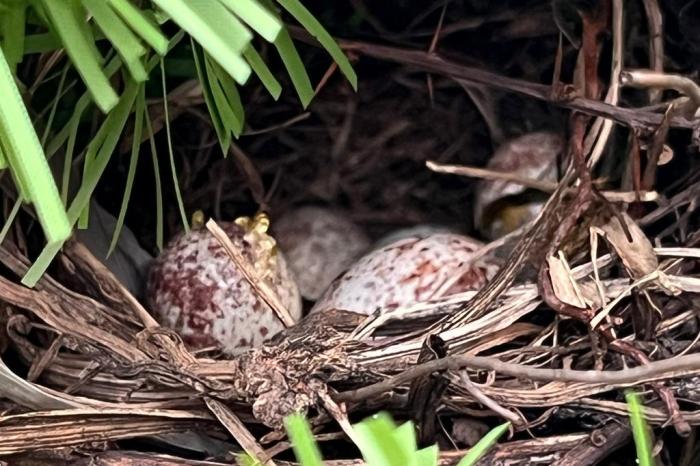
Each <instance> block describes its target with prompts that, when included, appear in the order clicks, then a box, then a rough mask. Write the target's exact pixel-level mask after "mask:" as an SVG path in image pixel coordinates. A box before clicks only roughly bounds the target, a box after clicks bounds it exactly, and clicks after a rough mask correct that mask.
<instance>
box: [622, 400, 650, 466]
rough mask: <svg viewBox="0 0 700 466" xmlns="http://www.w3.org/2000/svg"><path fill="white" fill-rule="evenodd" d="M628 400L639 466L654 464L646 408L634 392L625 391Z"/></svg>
mask: <svg viewBox="0 0 700 466" xmlns="http://www.w3.org/2000/svg"><path fill="white" fill-rule="evenodd" d="M625 400H626V401H627V410H628V411H629V414H630V424H631V425H632V437H633V438H634V446H635V448H636V450H637V461H638V462H639V466H652V465H653V464H656V463H655V462H654V455H653V454H652V446H653V445H652V441H651V435H650V434H649V426H648V425H647V421H646V419H644V408H643V406H642V403H641V401H640V400H639V396H638V395H637V394H636V393H634V392H632V391H627V392H626V393H625Z"/></svg>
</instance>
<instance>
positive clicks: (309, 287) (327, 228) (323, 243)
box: [272, 206, 369, 300]
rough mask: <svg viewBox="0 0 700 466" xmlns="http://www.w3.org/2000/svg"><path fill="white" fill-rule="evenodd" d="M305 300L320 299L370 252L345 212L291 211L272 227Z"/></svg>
mask: <svg viewBox="0 0 700 466" xmlns="http://www.w3.org/2000/svg"><path fill="white" fill-rule="evenodd" d="M272 228H273V231H274V233H275V238H276V239H277V244H278V245H279V247H280V249H281V250H282V251H283V252H284V255H285V257H286V258H287V263H288V264H289V266H290V268H291V269H292V272H293V273H294V276H295V278H296V281H297V284H298V285H299V290H300V291H301V294H302V296H304V297H305V298H307V299H310V300H316V299H318V298H319V297H320V296H321V294H323V292H324V291H325V290H326V289H327V288H328V286H329V285H330V284H331V283H332V282H333V280H334V279H335V278H337V277H338V276H339V275H340V274H341V273H343V272H344V271H345V270H346V269H347V268H348V267H350V265H352V263H353V262H354V261H355V260H356V259H357V258H358V257H360V255H362V254H363V253H364V252H366V251H367V249H368V248H369V239H368V238H367V236H366V235H365V233H364V232H363V231H362V229H360V228H359V227H358V226H357V225H355V224H354V223H352V222H351V221H350V220H349V219H348V215H347V214H344V213H343V212H340V211H336V210H332V209H327V208H322V207H310V206H309V207H301V208H298V209H294V210H291V211H288V212H287V213H286V214H284V215H283V216H281V217H280V218H279V219H278V220H276V221H274V222H273V223H272Z"/></svg>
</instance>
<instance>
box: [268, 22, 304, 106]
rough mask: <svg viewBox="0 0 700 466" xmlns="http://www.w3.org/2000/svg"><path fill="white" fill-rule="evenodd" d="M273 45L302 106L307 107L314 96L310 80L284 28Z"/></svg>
mask: <svg viewBox="0 0 700 466" xmlns="http://www.w3.org/2000/svg"><path fill="white" fill-rule="evenodd" d="M275 47H276V48H277V51H278V52H279V54H280V57H282V63H284V67H285V68H287V73H289V77H290V78H291V80H292V85H293V86H294V89H295V90H296V91H297V95H298V96H299V100H300V101H301V105H302V107H304V108H306V107H308V106H309V103H311V99H313V97H314V90H313V88H312V87H311V80H310V79H309V75H308V74H307V73H306V68H304V63H303V62H302V61H301V57H300V56H299V52H297V49H296V48H295V47H294V43H293V42H292V38H291V36H290V35H289V32H288V31H287V30H286V29H283V30H282V32H280V34H279V36H277V40H276V41H275Z"/></svg>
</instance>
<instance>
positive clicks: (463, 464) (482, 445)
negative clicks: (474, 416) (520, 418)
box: [457, 422, 510, 466]
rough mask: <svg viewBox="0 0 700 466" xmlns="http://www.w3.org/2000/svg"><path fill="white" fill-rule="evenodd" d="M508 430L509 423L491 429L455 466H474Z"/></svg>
mask: <svg viewBox="0 0 700 466" xmlns="http://www.w3.org/2000/svg"><path fill="white" fill-rule="evenodd" d="M508 429H510V422H506V423H503V424H501V425H499V426H496V427H494V428H493V429H491V430H490V431H489V432H488V433H487V434H486V435H484V436H483V437H482V438H481V440H479V441H478V442H477V443H476V445H474V446H473V447H472V448H470V449H469V452H468V453H467V454H466V456H465V457H464V458H462V460H461V461H460V462H459V463H457V466H472V465H474V464H476V462H477V461H479V459H481V457H482V456H484V455H485V454H486V453H487V452H488V451H489V449H490V448H491V447H492V446H493V445H495V443H496V442H498V439H499V438H501V436H502V435H503V434H505V433H506V432H508Z"/></svg>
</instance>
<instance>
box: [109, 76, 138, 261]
mask: <svg viewBox="0 0 700 466" xmlns="http://www.w3.org/2000/svg"><path fill="white" fill-rule="evenodd" d="M144 88H145V87H144V85H143V84H142V85H141V86H139V94H138V96H137V97H136V106H135V108H134V134H133V137H132V143H131V157H130V158H129V172H128V173H127V175H126V185H125V186H124V195H123V196H122V205H121V207H120V208H119V215H118V216H117V222H116V224H115V225H114V233H113V234H112V241H111V243H110V245H109V249H108V250H107V257H109V256H110V255H111V254H112V251H114V248H115V247H116V246H117V241H118V240H119V234H120V233H121V231H122V227H123V226H124V218H125V217H126V210H127V208H128V207H129V199H130V198H131V190H132V188H133V186H134V177H135V176H136V165H137V164H138V159H139V148H140V147H141V134H142V132H143V115H144V111H145V107H146V100H145V98H143V95H144Z"/></svg>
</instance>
